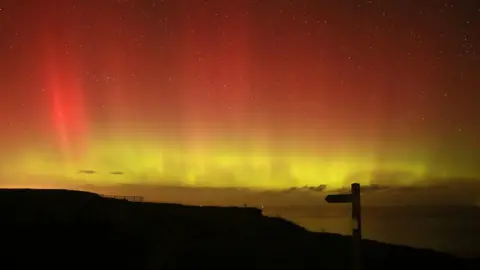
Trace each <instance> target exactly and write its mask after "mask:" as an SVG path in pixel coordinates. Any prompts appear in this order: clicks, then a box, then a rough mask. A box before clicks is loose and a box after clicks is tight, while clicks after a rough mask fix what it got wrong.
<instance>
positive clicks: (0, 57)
mask: <svg viewBox="0 0 480 270" xmlns="http://www.w3.org/2000/svg"><path fill="white" fill-rule="evenodd" d="M479 18H480V2H479V1H477V0H452V1H440V0H438V1H414V0H391V1H380V0H371V1H340V0H339V1H319V0H312V1H306V0H305V1H304V0H296V1H286V0H248V1H247V0H238V1H226V0H225V1H223V0H201V1H200V0H198V1H197V0H164V1H160V0H157V1H154V0H117V1H110V0H105V1H80V0H78V1H74V0H57V1H55V0H42V1H34V0H0V61H1V62H0V63H1V64H0V89H1V95H2V98H0V126H1V130H2V132H1V134H0V145H1V146H2V148H3V151H2V152H3V153H2V154H1V155H0V160H1V163H2V166H1V174H2V175H3V179H4V180H2V181H3V182H5V181H6V182H10V183H11V182H15V181H21V180H20V179H24V178H25V177H28V178H30V179H44V178H45V177H47V178H48V177H54V178H57V179H62V180H61V181H65V183H67V182H68V183H70V182H89V183H90V182H91V183H97V184H98V183H109V184H116V183H149V184H152V183H154V184H182V185H193V186H245V187H264V188H278V187H287V186H297V185H315V184H327V185H332V186H341V185H344V184H345V183H346V182H349V181H352V180H355V181H359V182H367V183H371V182H372V181H374V179H373V178H374V175H376V173H378V172H388V173H389V175H397V176H398V175H401V177H397V178H399V179H393V180H395V181H401V182H404V183H406V184H413V183H415V182H416V181H421V179H427V178H429V179H430V178H438V177H442V178H480V167H479V166H478V162H477V161H478V160H480V151H479V150H480V137H479V136H480V106H478V105H479V104H480V94H479V93H478V90H479V89H480V88H479V87H480V76H478V74H479V72H480V62H479V60H480V57H479V56H480V55H479V54H480V51H479V46H480V43H479V42H480V31H479V29H480V19H479ZM81 170H92V171H95V173H94V174H88V175H87V174H85V173H81ZM112 172H121V173H117V174H112ZM42 177H43V178H42ZM392 177H393V178H395V177H394V176H391V177H390V178H392ZM387 178H388V179H383V180H384V181H387V182H388V181H393V180H392V179H390V178H389V177H387ZM5 179H8V180H5ZM38 181H41V180H38ZM375 181H376V180H375Z"/></svg>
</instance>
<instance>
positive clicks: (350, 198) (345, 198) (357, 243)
mask: <svg viewBox="0 0 480 270" xmlns="http://www.w3.org/2000/svg"><path fill="white" fill-rule="evenodd" d="M325 201H327V202H328V203H351V204H352V223H353V225H352V251H353V254H352V255H353V258H352V267H353V270H360V265H361V246H362V218H361V211H360V184H358V183H353V184H352V192H351V193H350V194H333V195H328V196H327V197H325Z"/></svg>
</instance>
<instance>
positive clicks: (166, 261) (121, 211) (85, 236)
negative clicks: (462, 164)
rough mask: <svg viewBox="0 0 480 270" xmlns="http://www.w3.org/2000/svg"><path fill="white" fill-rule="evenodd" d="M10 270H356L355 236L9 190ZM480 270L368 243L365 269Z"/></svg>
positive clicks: (5, 256) (71, 194) (5, 222)
mask: <svg viewBox="0 0 480 270" xmlns="http://www.w3.org/2000/svg"><path fill="white" fill-rule="evenodd" d="M0 211H1V215H0V227H1V228H0V232H1V234H2V238H1V242H0V243H1V245H2V252H1V253H0V254H1V255H0V267H1V268H4V269H40V268H42V269H43V268H44V269H60V268H64V269H135V270H140V269H222V270H223V269H290V270H293V269H295V270H296V269H335V270H340V269H351V265H350V255H351V253H350V241H351V239H350V238H349V237H346V236H340V235H335V234H325V233H312V232H309V231H306V230H305V229H303V228H301V227H299V226H297V225H295V224H293V223H290V222H288V221H286V220H283V219H279V218H271V217H264V216H262V214H261V212H260V211H259V210H258V209H254V208H234V207H230V208H227V207H197V206H183V205H175V204H154V203H133V202H128V201H122V200H116V199H107V198H102V197H100V196H99V195H97V194H94V193H87V192H78V191H66V190H18V189H10V190H7V189H3V190H0ZM409 268H414V269H440V268H442V269H480V261H479V260H473V259H469V260H467V259H459V258H456V257H453V256H450V255H447V254H443V253H437V252H434V251H430V250H419V249H413V248H408V247H404V246H394V245H388V244H382V243H378V242H374V241H364V242H363V269H382V270H384V269H389V270H391V269H402V270H403V269H409Z"/></svg>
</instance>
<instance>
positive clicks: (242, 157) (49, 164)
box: [3, 140, 430, 189]
mask: <svg viewBox="0 0 480 270" xmlns="http://www.w3.org/2000/svg"><path fill="white" fill-rule="evenodd" d="M166 145H170V147H165V146H163V147H162V146H159V145H154V144H153V143H150V145H149V144H142V143H140V141H139V140H135V141H134V140H130V141H123V142H122V141H116V142H115V141H109V142H97V143H96V144H95V145H92V146H91V147H89V148H90V149H91V150H90V151H88V152H87V153H85V154H84V155H83V156H82V158H80V159H78V160H65V158H62V157H58V156H55V155H54V154H51V155H49V154H48V153H49V152H48V151H43V152H41V151H37V152H35V151H32V152H30V153H28V154H24V155H18V156H17V158H16V159H13V161H14V162H11V164H9V165H8V166H6V168H8V169H5V170H4V171H3V173H4V174H10V175H12V176H16V177H18V176H20V175H21V176H28V177H51V178H62V179H68V181H69V182H70V184H78V183H81V184H84V183H88V184H96V185H102V184H103V185H114V184H159V185H162V184H168V185H185V186H208V187H249V188H262V189H265V188H266V189H278V188H287V187H292V186H303V185H311V186H316V185H320V184H326V185H328V186H329V187H334V188H335V187H342V186H344V185H345V184H346V183H347V182H349V181H351V180H354V181H357V182H361V183H363V184H369V183H370V182H371V181H372V175H371V172H378V171H389V172H408V173H409V175H411V176H410V177H406V178H404V179H402V184H408V185H410V184H413V183H414V182H415V181H417V180H418V179H421V178H424V177H425V176H426V175H427V174H429V173H430V172H429V171H430V170H429V168H428V167H427V166H426V163H425V162H424V161H422V160H421V159H419V158H418V156H417V158H416V159H414V158H410V159H407V160H406V159H399V158H396V159H395V158H390V159H382V160H379V159H378V157H376V156H375V155H374V154H372V153H371V152H367V151H365V152H361V151H356V152H355V151H350V152H348V151H344V152H343V153H342V152H340V151H336V152H333V151H329V152H328V153H325V154H320V155H314V154H305V153H306V151H301V150H299V149H297V150H296V151H295V150H289V151H280V150H278V151H272V150H268V149H266V150H263V151H258V149H261V148H258V147H256V148H254V149H256V150H252V151H250V150H248V148H247V147H244V148H243V149H244V150H243V151H242V150H241V148H240V147H237V148H234V147H211V146H210V147H203V148H200V147H196V148H190V147H183V148H182V147H179V146H173V145H172V144H171V143H170V144H166ZM224 145H227V144H224ZM232 145H233V144H232ZM236 145H238V144H236ZM352 153H355V154H352ZM412 157H413V155H412ZM80 170H92V171H95V173H94V174H85V173H79V171H80ZM112 172H123V174H121V175H120V174H112ZM352 177H354V179H353V178H352Z"/></svg>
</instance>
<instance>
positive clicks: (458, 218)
mask: <svg viewBox="0 0 480 270" xmlns="http://www.w3.org/2000/svg"><path fill="white" fill-rule="evenodd" d="M362 211H363V213H362V215H363V217H362V220H363V236H364V238H368V239H372V240H377V241H381V242H387V243H394V244H402V245H408V246H413V247H419V248H430V249H435V250H438V251H444V252H448V253H452V254H455V255H458V256H467V257H473V256H480V208H478V207H468V206H382V207H373V206H372V207H364V208H363V209H362ZM265 214H267V215H271V216H280V217H284V218H286V219H289V220H291V221H293V222H295V223H297V224H299V225H301V226H303V227H305V228H307V229H309V230H311V231H318V232H321V231H325V232H332V233H340V234H350V233H351V218H350V217H351V212H350V208H349V207H348V206H346V205H335V206H318V207H313V206H279V207H266V209H265Z"/></svg>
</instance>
